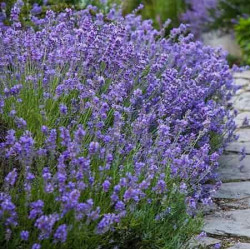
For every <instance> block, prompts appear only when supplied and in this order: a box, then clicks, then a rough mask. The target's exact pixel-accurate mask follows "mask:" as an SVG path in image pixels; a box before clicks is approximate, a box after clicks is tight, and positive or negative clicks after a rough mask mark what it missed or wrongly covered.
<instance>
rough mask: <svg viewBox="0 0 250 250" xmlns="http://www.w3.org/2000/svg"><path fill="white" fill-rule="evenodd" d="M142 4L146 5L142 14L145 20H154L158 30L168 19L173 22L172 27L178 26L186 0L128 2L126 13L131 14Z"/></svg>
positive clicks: (140, 0)
mask: <svg viewBox="0 0 250 250" xmlns="http://www.w3.org/2000/svg"><path fill="white" fill-rule="evenodd" d="M140 3H142V4H143V5H144V8H143V9H142V10H141V11H140V14H141V15H142V17H143V18H144V19H152V20H153V22H154V25H155V27H156V28H160V27H161V26H162V24H163V23H164V22H165V21H166V20H167V19H168V18H169V19H171V20H172V23H171V25H170V26H171V27H176V26H178V25H179V24H180V18H179V17H180V15H181V13H183V11H184V10H185V1H184V0H126V1H124V6H123V11H124V13H125V14H127V13H129V12H131V11H132V10H133V9H135V8H136V7H137V6H138V5H139V4H140Z"/></svg>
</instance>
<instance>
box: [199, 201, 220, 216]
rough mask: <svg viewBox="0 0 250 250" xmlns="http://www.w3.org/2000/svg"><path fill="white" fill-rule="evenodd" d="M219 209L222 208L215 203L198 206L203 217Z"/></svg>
mask: <svg viewBox="0 0 250 250" xmlns="http://www.w3.org/2000/svg"><path fill="white" fill-rule="evenodd" d="M219 209H220V208H219V207H218V206H217V205H216V204H215V203H213V204H212V205H203V204H202V203H199V204H198V210H199V211H202V213H203V215H207V214H211V213H214V212H215V211H218V210H219Z"/></svg>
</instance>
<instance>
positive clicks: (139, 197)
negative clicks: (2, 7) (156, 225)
mask: <svg viewBox="0 0 250 250" xmlns="http://www.w3.org/2000/svg"><path fill="white" fill-rule="evenodd" d="M19 2H20V1H19ZM19 6H20V3H19V4H16V5H15V7H14V9H13V23H12V25H11V26H9V27H4V28H0V104H1V106H0V107H1V109H0V111H1V116H2V117H3V119H6V120H8V121H12V122H10V126H12V127H11V128H12V129H10V130H9V131H8V132H7V134H6V137H5V140H4V142H1V143H0V155H1V160H3V161H4V162H9V164H11V162H13V159H15V160H16V161H18V166H17V167H16V168H12V170H11V171H10V172H9V173H7V175H6V176H4V177H3V178H4V184H3V191H2V192H1V193H0V220H1V222H2V223H1V227H3V230H2V231H6V232H9V231H10V230H12V229H13V228H14V227H17V226H19V227H20V231H19V234H18V236H17V237H19V238H20V240H21V241H22V242H26V241H27V240H28V239H29V238H32V240H33V241H34V242H31V245H30V246H29V247H31V246H32V245H33V248H39V247H40V246H42V244H43V242H44V241H46V240H47V239H52V242H53V243H54V244H63V243H65V242H66V241H67V237H68V235H69V234H70V233H71V232H72V230H74V226H75V227H77V228H81V227H86V228H89V230H92V229H93V233H95V234H98V235H99V234H104V233H107V232H109V231H110V230H111V231H113V230H116V228H117V226H118V225H119V224H120V223H122V221H123V220H124V219H125V218H126V217H127V216H128V215H129V213H133V211H136V209H139V207H141V206H142V204H150V203H152V202H153V201H154V200H157V201H158V200H164V199H166V197H167V196H168V195H169V193H170V192H172V191H173V184H170V183H174V190H177V191H179V192H181V193H183V194H184V195H185V197H186V204H187V210H188V211H189V212H191V211H192V210H193V209H195V208H196V204H197V202H198V201H202V202H203V203H210V196H211V194H212V193H213V192H214V190H215V189H216V188H217V187H218V185H219V183H220V182H219V180H217V179H216V175H215V174H214V170H215V169H216V167H217V166H218V158H219V156H220V154H221V153H222V151H223V147H224V146H225V145H226V144H227V143H228V142H230V141H231V140H233V139H234V130H235V124H234V122H233V117H234V113H233V112H232V111H231V110H230V98H231V96H232V94H233V93H234V89H235V88H234V85H233V78H232V75H231V70H230V69H229V66H228V65H227V62H226V59H225V54H224V53H223V52H222V51H221V50H219V49H218V50H215V49H212V48H210V47H206V46H204V45H203V44H202V43H201V42H195V41H193V35H191V34H189V35H185V33H186V26H184V25H181V26H180V27H179V28H177V29H173V30H172V31H171V34H170V36H169V37H168V38H164V37H163V36H162V34H163V33H164V32H162V31H157V30H155V29H154V28H153V27H152V22H151V21H150V20H147V21H142V19H141V17H140V16H136V15H135V14H129V15H127V16H126V17H122V15H121V14H120V13H119V12H116V11H114V10H113V9H112V10H111V11H110V12H109V13H108V14H107V16H106V17H104V16H103V15H102V14H100V13H98V10H97V9H96V8H95V7H93V6H89V7H88V8H87V9H85V10H82V11H77V12H75V11H72V10H71V9H66V10H65V12H63V13H60V14H58V15H56V14H55V13H54V12H53V11H47V13H46V16H45V17H44V18H41V19H39V18H37V17H36V16H32V21H33V25H32V26H31V27H23V28H22V27H21V26H20V25H21V24H20V23H19V21H18V19H17V17H16V14H17V13H19V9H18V8H19ZM35 7H36V6H34V8H35ZM37 11H38V10H37V9H35V10H33V12H34V14H35V13H37ZM93 13H94V14H93ZM14 14H15V15H14ZM25 98H27V99H25ZM29 98H30V99H31V98H34V100H37V101H36V102H31V103H32V105H33V107H32V109H31V111H30V110H27V111H26V110H25V112H23V113H22V112H21V111H20V110H21V109H22V108H24V107H28V106H25V105H26V103H27V101H28V100H30V99H29ZM48 107H49V108H48ZM32 110H38V111H39V112H38V113H39V114H36V115H37V116H35V115H32V116H31V118H30V116H29V115H30V113H29V112H32ZM36 117H38V118H36ZM35 119H36V120H37V121H36V120H35ZM34 122H37V123H36V124H38V125H36V126H34V125H33V124H34ZM215 137H216V138H219V139H220V140H219V142H218V140H217V143H214V138H215ZM6 164H7V163H6ZM169 179H171V180H173V181H171V182H169V181H168V180H169ZM211 179H212V180H213V181H214V182H211V181H210V182H209V183H214V184H207V181H208V180H211ZM22 181H23V182H22ZM17 182H18V185H17ZM20 183H21V184H20ZM22 185H23V186H22ZM15 188H16V192H15V193H13V189H15ZM51 197H53V198H51ZM21 202H22V203H23V202H25V207H27V209H26V210H28V211H27V214H26V215H25V213H21V212H20V211H21V207H23V206H24V204H20V203H21ZM171 209H172V208H171V204H168V206H167V207H165V208H164V209H163V210H162V212H161V213H160V214H159V215H158V216H156V218H164V216H167V214H168V213H170V211H171ZM23 216H27V218H26V220H27V221H29V223H24V224H18V223H19V221H22V220H19V219H20V217H22V218H23ZM69 216H71V218H73V219H71V220H69ZM27 225H31V226H29V228H27ZM14 231H15V230H14ZM15 232H16V231H15ZM10 237H11V236H10ZM6 240H7V239H6Z"/></svg>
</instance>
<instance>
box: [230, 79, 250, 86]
mask: <svg viewBox="0 0 250 250" xmlns="http://www.w3.org/2000/svg"><path fill="white" fill-rule="evenodd" d="M234 84H235V85H237V86H242V87H244V86H248V85H250V78H249V79H244V78H236V79H235V80H234Z"/></svg>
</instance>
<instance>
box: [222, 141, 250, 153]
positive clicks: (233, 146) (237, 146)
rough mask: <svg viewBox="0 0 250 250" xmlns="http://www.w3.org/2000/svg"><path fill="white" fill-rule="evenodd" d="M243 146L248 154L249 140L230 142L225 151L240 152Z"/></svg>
mask: <svg viewBox="0 0 250 250" xmlns="http://www.w3.org/2000/svg"><path fill="white" fill-rule="evenodd" d="M243 147H245V150H246V154H250V142H238V141H235V142H231V143H230V144H229V145H228V146H227V147H226V151H227V152H234V153H240V152H241V150H242V148H243Z"/></svg>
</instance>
